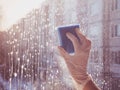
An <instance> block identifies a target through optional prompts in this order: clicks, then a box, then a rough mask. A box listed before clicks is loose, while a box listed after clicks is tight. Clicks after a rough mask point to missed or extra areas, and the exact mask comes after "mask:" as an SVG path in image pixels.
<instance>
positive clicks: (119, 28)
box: [111, 24, 120, 37]
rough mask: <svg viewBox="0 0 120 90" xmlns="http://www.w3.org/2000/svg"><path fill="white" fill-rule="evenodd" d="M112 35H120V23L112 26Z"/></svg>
mask: <svg viewBox="0 0 120 90" xmlns="http://www.w3.org/2000/svg"><path fill="white" fill-rule="evenodd" d="M111 35H112V37H120V24H119V25H115V26H113V27H112V32H111Z"/></svg>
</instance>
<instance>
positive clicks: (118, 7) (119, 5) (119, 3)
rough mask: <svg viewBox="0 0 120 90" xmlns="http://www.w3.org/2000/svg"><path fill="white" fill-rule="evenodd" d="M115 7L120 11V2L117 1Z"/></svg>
mask: <svg viewBox="0 0 120 90" xmlns="http://www.w3.org/2000/svg"><path fill="white" fill-rule="evenodd" d="M115 7H116V9H120V0H116V4H115Z"/></svg>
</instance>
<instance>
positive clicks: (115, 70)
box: [88, 0, 120, 90]
mask: <svg viewBox="0 0 120 90" xmlns="http://www.w3.org/2000/svg"><path fill="white" fill-rule="evenodd" d="M88 7H89V14H88V19H89V24H88V27H89V28H90V30H89V31H88V32H90V33H88V36H89V37H90V38H91V40H92V41H93V47H92V50H91V57H90V59H91V62H90V64H91V68H90V69H91V70H93V71H94V70H95V69H94V67H93V66H92V65H93V64H95V65H96V64H98V63H99V64H98V65H100V63H101V66H102V67H103V68H101V70H100V69H99V70H100V72H101V74H100V76H103V83H102V86H103V87H102V88H103V90H119V89H120V70H119V68H120V0H97V1H96V0H88ZM92 54H94V55H93V56H92ZM97 55H98V56H97ZM93 57H94V58H93ZM96 57H97V58H96ZM92 67H93V69H92ZM91 73H92V72H91ZM101 82H102V81H101ZM101 82H100V83H101Z"/></svg>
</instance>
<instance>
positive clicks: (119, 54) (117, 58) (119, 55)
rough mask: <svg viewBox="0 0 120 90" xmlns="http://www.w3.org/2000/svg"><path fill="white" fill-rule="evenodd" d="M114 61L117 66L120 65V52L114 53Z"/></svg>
mask: <svg viewBox="0 0 120 90" xmlns="http://www.w3.org/2000/svg"><path fill="white" fill-rule="evenodd" d="M112 61H113V62H114V63H115V64H120V51H118V52H112Z"/></svg>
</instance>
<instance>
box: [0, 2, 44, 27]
mask: <svg viewBox="0 0 120 90" xmlns="http://www.w3.org/2000/svg"><path fill="white" fill-rule="evenodd" d="M43 1H45V0H0V7H1V8H2V11H0V14H1V15H2V17H3V18H2V20H1V25H0V27H2V29H6V28H8V27H10V26H11V25H12V24H13V23H15V22H16V21H17V20H19V19H20V18H21V17H24V16H25V15H26V14H27V13H28V12H30V11H31V10H32V9H33V8H38V7H40V4H41V3H42V2H43ZM1 12H2V13H1Z"/></svg>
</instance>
